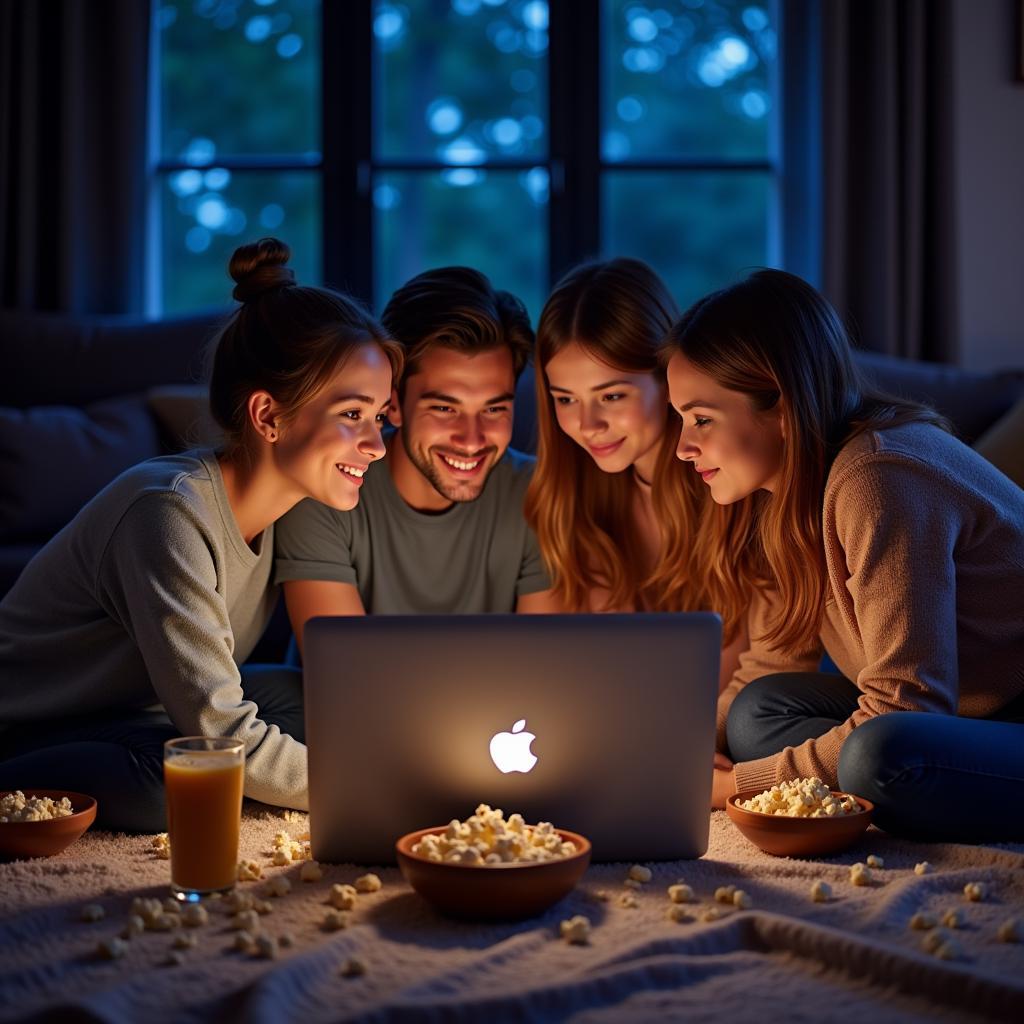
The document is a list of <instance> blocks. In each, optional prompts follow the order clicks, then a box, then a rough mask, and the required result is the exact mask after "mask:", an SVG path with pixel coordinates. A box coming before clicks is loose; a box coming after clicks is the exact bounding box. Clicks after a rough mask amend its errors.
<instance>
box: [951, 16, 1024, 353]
mask: <svg viewBox="0 0 1024 1024" xmlns="http://www.w3.org/2000/svg"><path fill="white" fill-rule="evenodd" d="M954 17H955V26H954V27H955V39H954V60H953V69H952V72H953V74H954V76H955V79H954V81H955V86H956V89H955V95H956V110H955V118H956V122H955V138H956V183H957V184H956V189H957V233H958V244H957V250H958V268H957V274H958V278H959V285H960V286H959V303H960V310H959V321H960V322H959V328H960V338H961V353H960V359H959V362H960V363H961V365H963V366H965V367H968V368H971V369H978V370H984V369H997V368H1000V367H1007V366H1015V367H1024V82H1019V81H1016V79H1015V77H1014V74H1015V69H1014V60H1013V55H1014V46H1015V38H1016V37H1017V34H1018V32H1019V31H1020V29H1019V25H1018V21H1017V14H1016V2H1015V0H954ZM1016 45H1020V40H1019V38H1016Z"/></svg>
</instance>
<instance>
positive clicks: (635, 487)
mask: <svg viewBox="0 0 1024 1024" xmlns="http://www.w3.org/2000/svg"><path fill="white" fill-rule="evenodd" d="M677 316H678V310H677V308H676V304H675V301H674V300H673V299H672V296H671V295H670V294H669V291H668V289H667V288H666V287H665V284H664V282H663V281H662V280H661V278H660V277H659V276H658V275H657V274H656V273H655V272H654V271H653V270H652V269H651V268H650V267H649V266H648V265H647V264H646V263H643V262H641V261H640V260H635V259H629V258H618V259H612V260H606V261H603V262H593V263H585V264H582V265H580V266H578V267H576V268H575V269H574V270H572V271H570V272H569V273H568V274H567V275H566V276H565V277H564V278H562V280H561V281H559V283H558V284H557V285H556V286H555V289H554V291H553V292H552V293H551V295H550V296H549V298H548V301H547V302H546V303H545V305H544V309H543V311H542V312H541V317H540V322H539V324H538V326H537V346H536V360H535V363H536V373H537V377H536V380H537V424H538V434H539V438H538V451H537V467H536V469H535V470H534V474H533V479H532V481H531V483H530V488H529V490H528V492H527V495H526V516H527V521H528V522H529V523H530V525H531V526H532V527H533V529H534V531H535V532H536V534H537V539H538V541H539V543H540V547H541V552H542V553H543V555H544V560H545V563H546V565H547V568H548V572H549V573H550V575H551V579H552V590H553V592H554V594H555V597H556V598H557V599H558V601H559V602H560V603H561V604H562V606H563V607H565V608H566V609H567V610H570V611H597V612H603V611H642V610H646V611H682V610H687V609H695V608H700V607H702V606H704V590H703V583H702V580H701V579H700V578H698V577H696V576H695V575H694V573H693V569H692V566H693V544H694V537H695V536H696V533H697V529H698V525H699V521H700V514H701V512H700V510H701V507H702V505H703V504H704V502H705V498H704V494H703V493H702V491H701V490H700V489H699V488H698V486H697V484H698V483H699V481H696V480H695V479H694V478H693V475H692V474H689V473H683V472H680V466H679V463H678V461H677V460H676V457H675V449H676V438H677V437H678V436H679V426H678V421H677V418H676V416H675V415H674V414H673V412H672V408H671V406H670V405H669V403H668V388H667V386H666V383H665V371H664V369H663V368H662V367H661V366H660V365H659V362H658V348H659V345H660V344H661V341H662V339H663V338H664V337H665V335H666V333H667V332H668V330H669V328H670V327H671V326H672V322H673V320H674V319H675V318H676V317H677ZM730 627H731V628H730V631H729V632H728V633H727V643H728V644H729V646H728V647H727V649H726V650H725V652H724V654H723V668H722V677H723V680H728V679H729V678H730V676H731V675H732V670H733V668H734V667H735V655H736V649H737V648H738V647H739V646H740V645H741V644H742V643H743V642H745V639H746V634H745V629H744V625H743V623H741V622H736V623H731V624H730Z"/></svg>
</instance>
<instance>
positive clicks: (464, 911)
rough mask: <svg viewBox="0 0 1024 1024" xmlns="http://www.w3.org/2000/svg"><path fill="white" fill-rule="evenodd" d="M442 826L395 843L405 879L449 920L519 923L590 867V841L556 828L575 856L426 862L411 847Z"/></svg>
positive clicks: (570, 886)
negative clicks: (494, 861) (519, 860)
mask: <svg viewBox="0 0 1024 1024" xmlns="http://www.w3.org/2000/svg"><path fill="white" fill-rule="evenodd" d="M445 827H446V826H444V825H440V826H435V827H434V828H424V829H420V830H419V831H418V832H410V833H409V834H408V835H405V836H402V838H401V839H399V840H398V842H397V843H395V853H396V855H397V858H398V866H399V868H400V869H401V871H402V875H403V877H404V878H405V880H406V881H407V882H408V883H409V885H411V886H412V887H413V889H415V890H416V892H418V893H419V894H420V895H421V896H422V897H423V898H424V899H425V900H426V901H427V902H428V903H431V904H432V905H433V906H434V907H435V908H436V909H437V910H439V911H441V913H443V914H447V915H449V916H450V917H459V918H464V919H466V920H472V921H521V920H523V919H524V918H527V917H534V916H535V915H537V914H540V913H541V912H542V911H545V910H547V909H548V907H551V906H553V905H554V904H555V903H557V902H558V901H559V900H560V899H562V897H563V896H567V895H568V894H569V893H570V892H572V890H573V889H574V888H575V887H576V883H577V882H578V881H579V880H580V879H581V878H582V877H583V873H584V872H585V871H586V870H587V868H588V867H589V866H590V841H589V840H588V839H586V838H585V837H583V836H581V835H579V834H578V833H576V832H567V831H566V830H565V829H561V828H559V829H555V831H556V832H557V833H558V834H559V835H560V836H561V837H562V840H563V841H567V842H571V843H575V844H576V849H577V852H576V853H574V854H572V855H571V856H569V857H559V858H557V859H555V860H543V861H534V862H530V863H526V864H488V865H486V866H471V865H468V864H449V863H446V862H444V861H441V862H437V861H432V860H428V859H427V858H426V857H423V856H421V855H420V854H418V853H413V852H412V847H413V845H414V844H415V843H418V842H419V841H420V840H421V839H422V838H423V837H424V836H426V835H431V834H435V835H436V834H438V833H443V832H444V830H445Z"/></svg>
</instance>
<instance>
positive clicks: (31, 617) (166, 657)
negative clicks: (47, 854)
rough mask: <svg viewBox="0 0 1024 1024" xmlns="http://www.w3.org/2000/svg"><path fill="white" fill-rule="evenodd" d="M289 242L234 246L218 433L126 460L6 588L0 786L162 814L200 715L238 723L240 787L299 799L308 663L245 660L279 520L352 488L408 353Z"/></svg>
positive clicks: (147, 824)
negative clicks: (171, 750) (298, 273)
mask: <svg viewBox="0 0 1024 1024" xmlns="http://www.w3.org/2000/svg"><path fill="white" fill-rule="evenodd" d="M289 256H290V253H289V250H288V247H287V246H286V245H284V244H283V243H281V242H279V241H277V240H276V239H263V240H262V241H260V242H257V243H254V244H252V245H244V246H242V247H241V248H239V249H237V250H236V251H235V253H234V255H233V256H232V258H231V263H230V273H231V276H232V277H233V278H234V280H235V282H236V285H235V289H234V292H233V295H234V297H235V298H236V299H237V300H238V301H239V302H240V303H241V305H240V306H239V308H238V309H237V310H236V311H235V312H234V313H233V314H232V315H231V317H230V319H229V320H228V321H227V323H226V324H225V326H224V327H223V329H222V330H221V331H220V333H219V336H218V337H217V338H216V340H215V348H214V350H213V359H212V372H211V376H210V408H211V411H212V413H213V417H214V419H215V420H216V422H217V423H218V425H219V426H220V427H221V428H222V430H223V433H224V444H223V446H222V447H221V448H220V449H219V450H217V451H213V450H201V451H192V452H186V453H184V454H181V455H171V456H162V457H160V458H155V459H150V460H149V461H147V462H144V463H141V464H139V465H138V466H134V467H133V468H131V469H129V470H127V471H126V472H125V473H123V474H122V475H121V476H120V477H118V478H117V479H116V480H114V481H113V482H112V483H111V484H109V485H108V486H107V487H106V488H105V489H104V490H103V491H101V492H100V493H99V494H98V495H96V497H95V498H93V499H92V501H90V502H89V503H88V504H87V505H86V506H85V507H84V508H83V509H82V510H81V512H79V514H78V515H77V516H76V517H75V518H74V520H72V522H71V523H69V524H68V525H67V526H66V527H65V528H64V529H63V530H62V531H61V532H60V533H58V534H57V535H56V536H55V537H54V538H53V539H52V540H51V541H50V542H49V544H47V545H46V546H45V547H44V548H43V549H42V550H41V551H40V552H39V554H38V555H36V557H35V558H34V559H33V560H32V561H31V562H30V563H29V565H28V566H27V567H26V568H25V570H24V572H23V573H22V574H21V576H20V577H19V579H18V581H17V582H16V583H15V585H14V587H13V588H12V589H11V590H10V592H9V593H8V594H7V595H6V596H5V598H4V599H3V602H2V603H0V722H2V723H3V724H2V726H0V789H5V788H13V787H15V786H26V785H33V786H39V787H48V788H53V789H65V788H72V789H75V790H82V791H84V792H87V793H89V794H90V795H92V796H95V797H96V798H97V800H98V802H99V820H100V822H101V824H102V825H103V827H106V828H111V829H119V830H126V831H158V830H160V829H162V828H165V827H166V824H165V821H166V819H165V816H164V798H163V760H162V757H163V749H162V748H163V743H164V741H165V740H167V739H170V738H172V737H175V736H178V735H182V734H185V735H189V734H198V735H204V736H230V737H234V738H236V739H241V740H244V743H245V756H246V763H245V793H246V795H247V796H250V797H254V798H256V799H258V800H262V801H264V802H266V803H271V804H278V805H281V806H285V807H295V808H305V807H306V806H307V782H306V748H305V746H304V744H303V742H302V741H303V734H304V724H303V711H302V678H301V673H299V672H298V671H297V670H295V669H288V668H285V667H268V666H256V667H241V666H242V663H243V662H244V661H245V659H246V658H247V657H248V655H249V653H250V652H251V651H252V649H253V647H254V646H255V644H256V642H257V640H258V639H259V637H260V634H261V633H262V632H263V629H264V627H265V626H266V624H267V621H268V619H269V617H270V614H271V612H272V610H273V607H274V604H275V602H276V600H277V596H278V594H277V588H276V587H275V586H273V583H272V566H273V557H274V551H273V548H274V528H273V523H274V521H275V520H276V519H278V518H279V517H280V516H282V515H283V514H284V513H285V512H286V511H287V510H288V509H289V508H291V507H292V506H293V505H295V504H296V503H297V502H299V501H301V500H302V499H304V498H315V499H317V500H318V501H321V502H324V503H326V504H328V505H331V506H333V507H334V508H339V509H349V508H353V507H354V506H355V505H356V503H357V502H358V501H359V488H360V486H361V484H362V476H363V474H364V472H365V471H366V470H367V468H368V467H369V465H370V464H371V463H372V462H373V461H374V460H376V459H379V458H380V457H381V456H382V455H383V453H384V446H383V444H382V442H381V436H380V427H381V425H382V423H383V419H384V409H385V408H386V405H387V402H388V399H389V398H390V394H391V386H392V380H393V379H397V377H398V375H399V372H400V369H401V353H400V350H399V349H398V348H397V346H396V345H395V344H394V343H393V342H392V341H390V340H389V339H388V338H387V336H386V335H385V333H384V331H383V330H382V328H381V327H380V326H379V325H378V324H377V323H376V322H375V321H374V320H373V319H372V317H370V316H369V314H367V313H366V312H365V311H364V310H363V309H362V308H361V307H360V306H359V305H358V304H357V303H356V302H354V301H353V300H352V299H350V298H348V297H346V296H344V295H340V294H338V293H335V292H330V291H326V290H324V289H320V288H309V287H300V286H299V285H297V284H296V283H295V276H294V273H293V272H292V271H291V270H290V269H289V268H288V267H287V262H288V259H289Z"/></svg>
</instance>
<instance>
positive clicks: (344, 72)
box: [149, 0, 786, 317]
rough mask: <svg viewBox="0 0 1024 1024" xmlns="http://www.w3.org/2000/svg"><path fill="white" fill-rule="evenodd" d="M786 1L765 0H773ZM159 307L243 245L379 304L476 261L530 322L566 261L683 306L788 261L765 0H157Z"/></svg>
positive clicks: (210, 300) (154, 304)
mask: <svg viewBox="0 0 1024 1024" xmlns="http://www.w3.org/2000/svg"><path fill="white" fill-rule="evenodd" d="M779 2H781V0H779ZM154 20H155V24H154V42H155V45H154V53H155V55H156V61H157V63H156V68H157V73H156V74H155V75H154V102H153V105H152V106H153V110H154V131H153V133H152V137H153V145H154V154H153V156H154V159H153V167H154V177H153V181H154V186H153V207H152V215H151V240H152V244H151V246H150V253H151V261H150V262H151V266H150V275H149V280H150V306H151V308H152V309H153V311H154V312H161V311H162V312H180V311H184V310H187V309H192V308H197V307H201V306H205V305H210V304H223V302H224V300H225V297H226V295H227V293H228V282H227V279H226V278H225V276H224V267H225V264H226V260H227V257H228V256H229V254H230V252H231V251H232V249H233V248H234V247H235V246H236V245H238V244H239V243H241V242H242V241H246V240H250V239H253V238H256V237H259V236H261V235H265V234H276V235H278V236H279V237H281V238H283V239H285V240H286V241H287V242H289V243H290V244H291V246H292V248H293V250H294V254H295V260H294V262H295V266H296V270H297V272H298V274H299V275H300V277H301V278H302V279H303V280H306V281H320V280H324V281H326V282H327V283H329V284H333V285H338V286H341V287H346V288H349V289H350V290H352V291H354V292H355V293H357V294H359V295H361V297H363V298H364V299H366V300H367V301H369V302H371V303H372V304H373V305H374V306H375V308H377V309H379V308H380V307H381V306H382V304H383V302H384V301H386V299H387V296H388V295H389V294H390V293H391V291H393V289H394V288H395V287H397V286H398V285H399V284H400V283H401V282H402V281H404V280H406V279H407V278H409V277H410V276H412V275H413V274H415V273H418V272H419V271H421V270H424V269H426V268H428V267H431V266H438V265H441V264H450V263H465V264H469V265H471V266H475V267H479V268H480V269H481V270H483V271H485V272H486V273H487V274H489V275H490V276H491V278H492V279H493V281H494V282H495V284H496V285H497V286H498V287H502V288H507V289H509V290H512V291H514V292H516V293H517V294H519V295H520V296H521V297H522V298H523V299H524V301H525V302H526V303H527V306H528V308H529V310H530V312H531V314H532V315H533V316H534V317H536V316H537V314H538V313H539V311H540V307H541V305H542V303H543V300H544V296H545V295H546V293H547V291H548V289H549V288H550V286H551V284H552V283H553V281H554V280H555V279H556V278H557V277H558V276H560V275H561V273H563V272H564V271H565V270H566V269H567V268H568V267H569V266H570V265H572V264H573V263H575V262H577V261H579V260H580V259H583V258H587V257H591V256H597V255H612V254H621V255H633V256H638V257H641V258H643V259H646V260H648V261H649V262H650V263H652V264H653V265H654V266H655V268H656V269H657V270H658V271H659V272H661V273H662V274H663V275H664V276H665V278H666V280H667V281H668V282H669V284H670V286H671V287H672V289H673V290H674V292H675V294H676V297H677V298H678V300H679V301H680V302H681V303H683V304H686V303H688V302H690V301H692V300H693V299H695V298H696V297H698V296H699V295H701V294H703V293H704V292H706V291H707V290H709V289H711V288H713V287H718V286H720V285H722V284H724V283H726V282H728V281H729V280H730V279H732V278H733V277H735V275H736V274H737V273H739V272H740V271H742V270H743V269H744V268H745V267H749V266H752V265H760V264H765V263H778V262H780V260H781V259H782V241H783V230H782V225H783V222H784V220H785V219H786V218H784V217H783V210H784V209H786V204H785V203H784V202H783V196H782V189H781V181H782V177H783V176H782V174H781V170H782V164H781V153H782V152H783V147H782V144H781V137H782V136H781V131H780V124H781V116H780V115H781V88H780V78H781V75H780V71H779V69H780V66H781V65H780V57H779V54H780V38H779V37H780V24H779V11H778V3H777V0H650V2H644V3H640V2H636V0H552V3H551V4H550V6H549V4H548V3H547V2H545V0H376V2H371V0H346V2H344V3H341V2H325V3H322V4H321V3H320V2H317V0H162V2H158V3H157V4H155V10H154Z"/></svg>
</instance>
